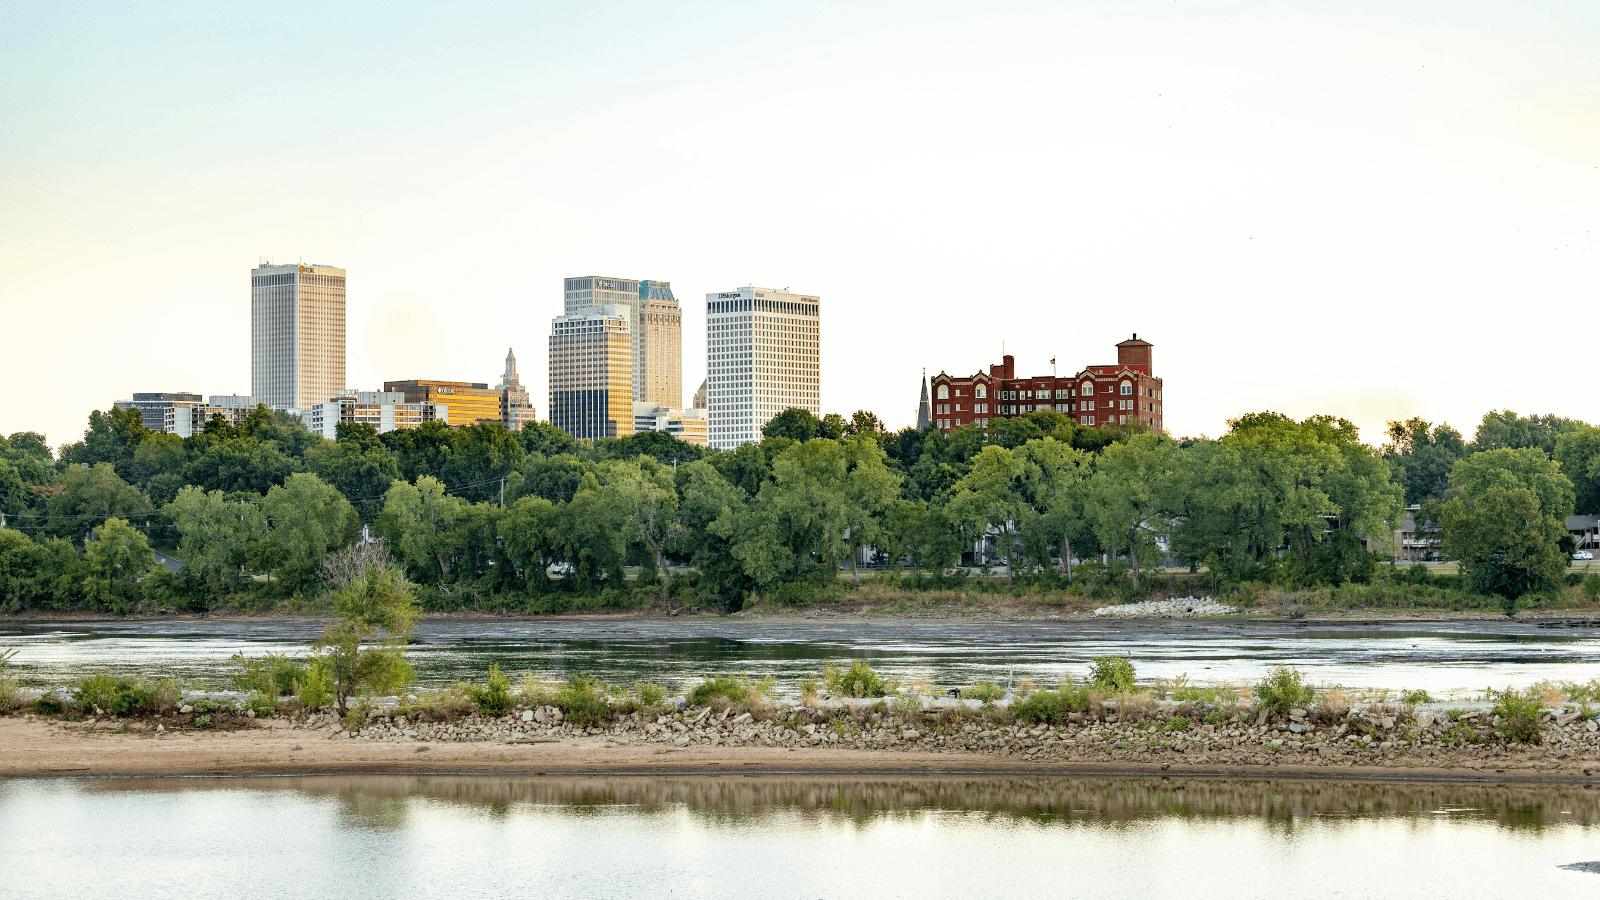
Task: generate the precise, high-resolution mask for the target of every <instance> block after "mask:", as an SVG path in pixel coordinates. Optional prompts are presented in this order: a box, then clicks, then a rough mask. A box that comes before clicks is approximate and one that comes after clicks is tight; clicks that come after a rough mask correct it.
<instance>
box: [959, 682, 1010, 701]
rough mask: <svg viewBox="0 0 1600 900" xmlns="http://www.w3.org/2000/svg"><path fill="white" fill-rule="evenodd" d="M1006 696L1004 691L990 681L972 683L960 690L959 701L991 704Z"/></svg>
mask: <svg viewBox="0 0 1600 900" xmlns="http://www.w3.org/2000/svg"><path fill="white" fill-rule="evenodd" d="M1005 695H1006V689H1005V688H1003V687H1001V686H1000V685H998V684H995V683H994V682H992V681H974V682H973V683H972V684H969V685H967V686H966V687H964V688H962V689H961V699H963V700H982V701H983V702H984V703H985V704H989V703H993V702H995V701H996V700H999V699H1000V698H1001V697H1004V696H1005Z"/></svg>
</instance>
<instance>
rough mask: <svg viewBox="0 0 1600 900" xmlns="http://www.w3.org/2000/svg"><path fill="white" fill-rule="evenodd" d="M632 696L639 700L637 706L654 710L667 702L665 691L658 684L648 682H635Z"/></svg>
mask: <svg viewBox="0 0 1600 900" xmlns="http://www.w3.org/2000/svg"><path fill="white" fill-rule="evenodd" d="M633 695H634V696H635V697H638V698H639V705H640V706H643V707H646V708H649V709H654V708H659V707H660V706H661V705H663V704H665V703H666V702H667V689H666V688H664V687H662V686H661V685H659V684H655V683H653V682H649V681H635V682H634V683H633Z"/></svg>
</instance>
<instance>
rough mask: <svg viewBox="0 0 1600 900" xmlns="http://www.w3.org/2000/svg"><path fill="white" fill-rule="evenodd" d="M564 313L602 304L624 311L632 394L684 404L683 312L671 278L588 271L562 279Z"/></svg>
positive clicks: (642, 398)
mask: <svg viewBox="0 0 1600 900" xmlns="http://www.w3.org/2000/svg"><path fill="white" fill-rule="evenodd" d="M562 288H563V295H564V299H565V301H566V314H567V315H569V316H571V315H576V314H578V312H579V310H584V309H590V308H593V307H600V306H617V307H620V308H622V309H624V310H626V311H627V316H628V333H629V334H630V335H632V338H633V351H632V352H633V372H632V378H631V384H632V386H633V399H634V400H638V401H641V402H649V403H656V404H660V405H662V406H680V405H682V404H683V312H682V310H680V309H679V307H678V300H677V298H675V297H673V296H672V283H671V282H669V281H649V280H645V281H640V280H637V279H632V278H605V277H601V276H597V275H586V276H584V277H582V278H568V279H565V280H564V281H563V283H562Z"/></svg>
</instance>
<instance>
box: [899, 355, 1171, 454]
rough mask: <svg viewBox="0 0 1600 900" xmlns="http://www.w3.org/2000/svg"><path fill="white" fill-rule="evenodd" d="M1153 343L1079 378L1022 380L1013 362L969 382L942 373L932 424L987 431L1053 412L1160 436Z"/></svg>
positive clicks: (935, 386)
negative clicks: (994, 424)
mask: <svg viewBox="0 0 1600 900" xmlns="http://www.w3.org/2000/svg"><path fill="white" fill-rule="evenodd" d="M1153 346H1154V345H1153V344H1151V343H1150V342H1149V341H1141V340H1139V335H1137V334H1135V335H1134V336H1133V337H1132V339H1130V340H1126V341H1123V342H1122V343H1120V344H1118V345H1117V362H1116V364H1115V365H1101V366H1089V367H1087V368H1085V369H1082V370H1081V371H1079V372H1078V373H1077V374H1075V375H1036V376H1033V377H1031V378H1018V377H1017V374H1016V365H1015V359H1014V358H1013V357H1011V356H1005V357H1003V358H1002V362H1001V363H1000V364H999V365H995V366H990V367H989V371H988V372H987V373H985V372H979V373H977V374H976V375H972V376H969V377H965V378H953V377H951V376H950V375H947V374H945V373H944V372H940V373H939V374H938V375H935V376H934V377H933V381H932V384H931V387H932V389H933V399H932V404H933V411H932V413H931V418H932V421H933V424H935V425H937V426H938V427H939V428H940V429H941V430H943V431H944V432H945V433H947V434H948V433H949V432H951V431H953V430H955V429H957V428H963V427H966V426H968V425H973V424H977V425H987V424H989V420H990V419H1008V418H1012V417H1014V416H1025V415H1027V414H1028V413H1031V412H1037V411H1039V410H1044V409H1053V410H1055V411H1056V412H1059V413H1062V414H1063V415H1067V416H1071V417H1072V418H1073V419H1074V420H1076V421H1077V422H1078V423H1079V424H1082V425H1092V426H1100V425H1127V424H1130V423H1133V422H1143V423H1144V424H1146V425H1148V426H1149V427H1150V428H1151V429H1152V430H1154V431H1160V430H1161V429H1162V427H1163V425H1162V422H1163V421H1164V420H1165V416H1164V415H1163V414H1162V411H1161V402H1162V401H1161V379H1159V378H1157V377H1156V376H1155V374H1154V371H1153V368H1152V362H1151V349H1152V348H1153Z"/></svg>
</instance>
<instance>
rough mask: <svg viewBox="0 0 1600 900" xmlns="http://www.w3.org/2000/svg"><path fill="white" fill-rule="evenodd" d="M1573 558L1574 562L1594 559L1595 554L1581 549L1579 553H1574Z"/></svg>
mask: <svg viewBox="0 0 1600 900" xmlns="http://www.w3.org/2000/svg"><path fill="white" fill-rule="evenodd" d="M1572 559H1573V561H1574V562H1584V561H1585V560H1590V559H1594V554H1593V553H1590V552H1589V551H1587V550H1579V551H1578V552H1577V553H1574V554H1572Z"/></svg>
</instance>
